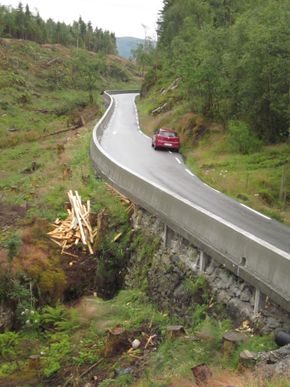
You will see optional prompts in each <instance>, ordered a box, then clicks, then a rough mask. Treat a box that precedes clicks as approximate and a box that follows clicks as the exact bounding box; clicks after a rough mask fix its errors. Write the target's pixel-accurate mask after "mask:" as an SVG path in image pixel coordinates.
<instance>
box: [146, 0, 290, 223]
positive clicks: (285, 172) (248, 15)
mask: <svg viewBox="0 0 290 387" xmlns="http://www.w3.org/2000/svg"><path fill="white" fill-rule="evenodd" d="M288 8H289V7H288V2H287V1H281V2H280V3H279V7H277V5H276V2H275V1H273V0H267V1H256V2H255V3H253V2H252V1H248V0H244V1H236V0H234V1H230V2H228V1H226V2H224V3H222V4H220V3H219V2H216V1H208V2H204V1H202V0H188V1H184V2H179V1H177V0H168V1H165V2H164V8H163V11H162V14H161V18H160V20H159V40H158V44H157V48H156V49H155V50H154V51H153V52H152V53H151V56H150V61H151V65H150V64H149V67H148V66H147V73H146V76H145V81H144V83H143V86H142V93H141V97H142V98H141V100H140V103H139V111H140V115H141V123H142V127H143V128H144V129H145V130H146V131H147V132H148V133H149V134H152V132H153V130H154V129H156V128H157V127H159V126H168V127H172V128H173V129H175V130H177V131H178V132H179V134H180V136H181V139H182V149H181V152H182V154H183V155H184V157H185V160H186V163H187V165H188V166H189V167H190V168H191V169H192V170H193V171H194V172H195V173H196V174H197V175H199V176H200V177H201V178H202V180H204V181H206V182H207V183H209V184H210V185H212V186H213V187H215V188H217V189H218V190H220V191H222V192H224V193H226V194H227V195H230V196H232V197H234V198H237V199H238V200H241V201H242V202H245V204H247V205H249V206H251V207H253V208H255V209H256V210H258V211H261V212H263V213H265V214H266V215H269V216H270V217H272V218H275V219H277V220H279V221H283V222H286V223H288V224H290V211H289V205H290V159H289V155H290V148H289V147H290V144H289V96H288V89H289V87H288V85H289V71H288V68H289V58H290V55H289V47H290V40H289V36H290V35H289V33H288V29H287V24H288V20H289V9H288ZM158 107H160V108H161V110H160V111H159V113H157V114H156V113H155V114H152V112H153V111H154V110H155V109H156V108H158Z"/></svg>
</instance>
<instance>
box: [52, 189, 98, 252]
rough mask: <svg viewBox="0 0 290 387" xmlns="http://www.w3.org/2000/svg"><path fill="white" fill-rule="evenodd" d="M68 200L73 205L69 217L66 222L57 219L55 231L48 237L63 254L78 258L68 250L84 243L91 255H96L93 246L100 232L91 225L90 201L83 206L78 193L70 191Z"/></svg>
mask: <svg viewBox="0 0 290 387" xmlns="http://www.w3.org/2000/svg"><path fill="white" fill-rule="evenodd" d="M68 198H69V201H70V205H71V208H70V209H67V212H68V217H67V218H66V219H65V220H59V219H56V221H55V222H54V224H53V226H54V227H55V229H54V230H53V231H51V232H49V233H48V235H49V236H50V239H51V240H52V241H53V242H54V243H56V244H57V245H58V246H60V247H61V249H62V251H61V252H62V254H67V255H71V256H75V257H77V255H75V254H72V253H69V252H68V251H67V250H69V249H70V248H72V247H73V246H77V245H78V244H79V243H82V245H83V247H84V248H85V249H86V250H87V251H88V252H89V253H90V254H94V251H93V247H92V246H93V244H94V238H95V237H96V235H97V232H98V230H97V229H96V230H93V229H92V226H91V224H90V201H89V200H88V201H87V203H86V205H85V204H82V200H81V197H80V195H79V194H78V192H77V191H75V194H73V192H72V191H69V192H68Z"/></svg>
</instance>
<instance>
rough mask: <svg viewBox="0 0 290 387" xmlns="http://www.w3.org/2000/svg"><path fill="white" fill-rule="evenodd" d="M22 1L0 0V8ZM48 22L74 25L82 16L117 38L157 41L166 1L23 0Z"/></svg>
mask: <svg viewBox="0 0 290 387" xmlns="http://www.w3.org/2000/svg"><path fill="white" fill-rule="evenodd" d="M19 1H20V0H0V4H1V5H11V6H12V7H17V5H18V4H19ZM22 4H23V5H26V4H28V5H29V8H30V10H31V11H32V12H34V11H35V10H36V9H37V10H38V11H39V14H40V16H41V17H42V18H43V19H45V20H47V19H48V18H52V19H53V20H55V21H61V22H62V21H64V22H65V23H67V24H71V23H72V22H73V20H77V19H78V18H79V16H81V17H82V18H83V20H84V21H85V22H88V21H91V22H92V24H93V26H94V27H98V28H102V29H105V30H109V31H111V32H114V33H115V34H116V36H117V37H121V36H133V37H137V38H144V36H145V29H146V33H147V35H149V36H151V37H152V38H154V39H156V22H157V19H158V12H159V11H160V10H161V9H162V6H163V0H26V1H25V0H23V1H22ZM142 25H143V26H142Z"/></svg>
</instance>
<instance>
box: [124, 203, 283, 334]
mask: <svg viewBox="0 0 290 387" xmlns="http://www.w3.org/2000/svg"><path fill="white" fill-rule="evenodd" d="M133 223H134V227H135V228H141V229H142V230H143V232H144V233H147V234H150V235H152V237H153V238H154V237H158V236H159V237H161V242H160V245H159V248H158V250H157V251H156V252H155V254H154V256H153V258H152V257H151V258H150V261H149V260H148V261H147V262H146V257H145V261H144V258H143V261H142V262H140V261H138V257H137V256H133V257H132V260H131V262H130V268H129V271H128V275H127V284H130V281H131V280H132V277H133V276H134V273H135V275H136V267H137V266H138V267H140V265H142V267H143V268H144V267H145V266H147V274H146V275H147V292H148V294H149V295H150V297H151V298H152V300H153V301H154V302H155V303H157V304H158V305H159V307H160V308H162V309H163V310H164V311H168V312H170V313H173V314H176V315H178V316H180V317H185V319H187V320H190V318H191V316H192V311H193V310H194V308H195V306H196V305H197V304H198V303H199V302H201V303H202V299H200V300H199V298H201V297H202V294H201V293H200V292H199V293H198V294H195V295H194V297H191V295H190V289H188V286H186V284H187V283H188V280H192V281H195V280H196V278H198V277H199V276H204V278H205V279H206V282H207V285H208V287H209V291H210V293H211V296H214V298H215V302H218V303H221V304H223V305H224V306H225V310H226V314H227V316H228V317H230V318H231V319H233V320H234V321H236V323H237V325H238V324H240V323H241V322H242V321H244V320H249V321H251V323H253V324H254V325H255V326H256V327H258V328H259V331H261V332H262V333H269V332H271V331H274V330H276V329H283V330H286V331H290V314H289V313H287V312H285V311H283V310H282V309H281V308H279V307H278V306H277V305H274V304H272V303H271V302H270V301H269V299H268V298H266V300H265V306H264V307H263V308H261V310H260V311H259V313H258V314H257V315H254V313H253V310H254V302H255V289H254V288H253V287H252V286H250V285H248V284H246V283H245V282H244V281H243V280H241V279H240V278H238V277H237V276H235V275H234V274H232V273H231V272H230V271H229V270H227V269H226V268H225V267H224V266H223V265H221V264H219V263H217V262H215V261H214V260H213V259H212V258H211V257H206V264H205V266H204V271H203V273H201V272H200V252H199V251H198V249H197V248H196V247H194V246H192V245H190V244H189V242H188V241H186V240H185V239H183V238H182V237H180V236H178V235H177V234H175V233H173V232H171V235H170V243H169V245H168V247H165V243H164V235H163V234H164V224H163V223H162V222H161V221H160V220H158V219H157V218H156V217H154V216H152V215H150V214H149V213H148V212H146V211H145V210H138V213H137V214H136V215H135V216H134V217H133ZM136 265H137V266H136ZM137 271H138V270H137ZM189 322H190V321H189Z"/></svg>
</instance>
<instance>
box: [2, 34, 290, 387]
mask: <svg viewBox="0 0 290 387" xmlns="http://www.w3.org/2000/svg"><path fill="white" fill-rule="evenodd" d="M0 57H1V60H0V84H1V90H0V116H1V121H0V136H1V137H0V143H1V152H0V198H1V200H0V227H1V231H2V232H1V235H0V267H1V270H0V296H1V298H0V385H3V386H11V387H17V386H19V385H23V386H24V385H25V386H58V385H63V386H82V385H86V386H88V385H89V386H97V385H98V386H100V387H108V386H110V387H111V386H116V387H117V386H120V387H121V386H122V387H123V386H128V385H132V386H140V387H142V386H143V387H145V386H146V387H147V386H149V385H152V386H153V385H156V386H161V385H163V386H169V385H173V386H182V387H183V386H187V385H188V386H194V385H195V384H194V378H193V374H192V367H195V366H198V365H199V364H201V363H206V364H208V365H209V367H210V370H211V373H212V378H211V379H210V382H209V383H211V384H212V385H222V386H227V385H229V384H230V385H237V386H238V385H240V386H247V387H248V386H250V385H253V386H255V385H257V383H258V381H260V380H261V373H258V376H255V375H254V376H248V375H247V374H245V375H239V374H237V372H236V368H237V367H238V363H239V360H238V359H239V353H240V351H241V350H242V349H244V348H245V345H244V344H241V345H239V346H237V348H234V349H233V352H232V354H231V356H229V355H228V354H227V353H223V352H222V336H223V334H224V333H225V332H226V331H227V330H229V329H234V328H236V327H237V325H234V323H233V322H231V321H229V320H228V315H227V314H226V313H225V311H224V308H223V306H222V305H221V304H219V303H218V302H216V299H215V296H214V295H213V294H210V293H209V288H208V284H207V281H206V280H205V279H204V278H200V277H196V276H195V275H194V274H193V273H191V272H190V273H188V271H189V270H188V269H186V268H185V267H184V263H183V261H182V260H181V261H180V262H178V260H177V259H176V257H177V255H178V254H180V251H175V250H172V251H168V249H164V247H163V243H162V240H161V237H160V235H161V233H162V230H163V228H162V227H161V225H159V226H158V223H157V222H158V220H157V219H154V218H152V216H151V215H149V214H147V215H146V214H143V215H142V214H141V211H140V210H139V209H138V208H137V207H136V206H135V205H134V204H133V203H131V202H130V200H129V199H127V198H124V197H123V196H122V195H120V193H118V192H116V191H115V190H114V189H113V188H112V187H108V185H106V184H105V182H104V181H103V180H102V179H101V178H100V177H99V176H96V172H95V171H94V170H93V169H92V166H91V161H90V159H89V147H90V141H91V133H92V128H93V126H94V124H95V122H96V119H98V118H99V117H100V116H101V114H102V112H103V111H104V109H105V106H104V102H103V100H102V98H101V93H102V90H103V89H104V88H126V89H127V88H131V87H132V88H136V87H137V86H138V81H139V79H138V78H136V77H135V75H134V72H135V68H134V67H132V64H130V63H128V62H127V61H126V60H125V59H122V58H119V57H116V56H112V55H110V56H106V57H104V56H103V55H97V54H95V53H92V52H88V51H84V50H72V49H69V48H65V47H63V46H61V45H51V44H45V45H39V44H37V43H32V42H28V41H26V42H25V41H22V40H9V39H2V40H1V41H0ZM69 190H73V191H75V190H77V191H78V193H79V195H80V196H81V198H82V200H83V202H84V203H87V201H89V203H90V204H89V205H88V204H87V207H86V208H89V207H90V210H91V212H90V214H89V217H88V219H89V221H90V224H91V225H92V227H93V230H94V233H96V238H95V241H94V244H93V246H92V248H93V254H89V253H88V252H87V250H86V248H85V246H83V245H82V244H81V243H79V242H77V243H73V244H72V245H71V246H70V249H69V250H65V249H64V245H62V246H60V245H59V242H58V240H56V241H55V240H54V242H53V241H52V240H51V237H50V236H51V234H49V235H48V232H50V233H51V232H52V231H55V229H56V228H58V227H60V225H63V224H65V222H67V219H68V213H69V212H71V208H70V205H69V201H68V196H67V192H68V191H69ZM143 216H144V220H143V222H144V226H143V227H140V224H139V222H140V219H141V218H142V217H143ZM151 224H152V229H151V227H148V225H151ZM146 225H147V226H146ZM71 226H72V224H70V227H71ZM158 230H160V232H159V231H158ZM67 238H68V237H67ZM68 239H69V238H68ZM65 243H66V241H65ZM177 245H178V244H177ZM188 247H189V248H190V250H192V251H191V255H192V253H193V252H194V251H193V250H194V249H192V248H191V247H190V246H188ZM195 254H196V257H197V251H196V252H195ZM173 262H175V264H174V265H172V263H173ZM185 273H186V275H188V276H187V277H185ZM159 286H160V291H161V292H162V294H166V295H167V300H166V298H164V299H160V305H161V304H162V303H163V307H161V306H158V300H156V304H155V305H154V304H153V302H152V299H151V298H152V297H151V296H150V292H151V291H152V290H154V289H155V291H156V289H157V288H159ZM124 288H125V289H124ZM157 293H158V292H157ZM157 293H156V294H157ZM173 293H174V294H173ZM173 296H174V302H173V301H172V300H173ZM155 297H156V295H155ZM166 303H167V305H168V307H165V306H164V305H165V304H166ZM173 310H174V311H175V313H172V311H173ZM180 311H183V312H184V318H183V317H182V315H180ZM176 324H184V328H183V327H181V328H180V327H179V326H176ZM244 325H245V327H246V329H249V327H248V322H246V324H244ZM245 327H244V326H243V327H241V329H244V328H245ZM254 328H255V329H257V332H259V324H256V326H253V328H251V329H250V332H251V334H250V335H249V341H248V342H247V346H246V348H249V349H253V350H255V351H265V350H269V349H274V348H275V347H276V346H275V343H274V342H273V338H272V337H271V336H268V335H267V336H261V337H260V336H253V335H252V332H253V329H254ZM225 368H227V369H229V370H228V371H224V369H225ZM233 369H234V370H233ZM285 379H286V378H282V379H281V380H279V379H278V380H277V381H276V380H273V381H272V382H269V383H268V384H266V385H267V386H268V387H271V386H275V387H277V386H281V387H282V386H286V385H287V384H286V383H287V380H285ZM209 385H210V384H209Z"/></svg>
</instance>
